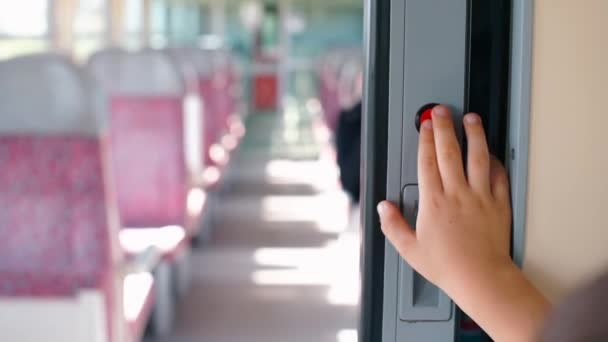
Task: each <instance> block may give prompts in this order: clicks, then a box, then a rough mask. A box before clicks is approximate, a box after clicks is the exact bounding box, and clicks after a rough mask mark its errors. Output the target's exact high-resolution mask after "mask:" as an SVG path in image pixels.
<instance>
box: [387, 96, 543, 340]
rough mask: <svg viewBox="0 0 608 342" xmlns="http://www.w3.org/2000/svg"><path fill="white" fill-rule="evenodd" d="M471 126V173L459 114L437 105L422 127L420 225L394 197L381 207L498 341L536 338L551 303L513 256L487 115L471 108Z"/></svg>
mask: <svg viewBox="0 0 608 342" xmlns="http://www.w3.org/2000/svg"><path fill="white" fill-rule="evenodd" d="M464 126H465V130H466V134H467V140H468V158H467V173H466V176H465V172H464V167H463V162H462V158H461V150H460V147H459V145H458V140H457V138H456V134H455V130H454V125H453V123H452V116H451V113H450V111H449V109H448V108H447V107H445V106H437V107H435V108H434V109H433V115H432V122H431V120H427V121H425V122H424V123H423V124H422V127H421V130H420V144H419V151H418V180H419V185H418V186H419V194H420V203H419V211H418V221H417V223H416V231H414V230H413V229H412V227H411V226H410V225H409V224H408V223H407V222H406V221H405V220H404V219H403V216H402V215H401V212H400V211H399V209H398V208H397V207H395V206H394V205H393V204H391V203H389V202H386V201H385V202H382V203H380V204H379V206H378V212H379V214H380V219H381V222H382V230H383V231H384V233H385V234H386V236H387V238H388V239H389V240H390V241H391V242H392V243H393V245H394V246H395V248H396V249H397V251H398V252H399V254H401V256H402V257H403V258H404V259H405V260H406V261H407V262H408V263H409V264H410V265H411V266H412V267H413V268H414V269H416V271H418V272H419V273H420V274H422V275H423V276H424V277H425V278H427V279H428V280H430V281H431V282H433V283H435V284H436V285H437V286H439V287H440V288H442V289H443V290H444V291H445V292H446V293H447V294H448V295H449V296H450V297H451V298H452V299H453V300H454V301H455V302H456V303H457V304H458V305H459V306H460V307H461V308H462V309H463V310H464V311H465V312H466V313H467V314H469V316H471V317H472V318H473V319H474V320H475V321H476V322H477V323H478V324H480V325H481V326H482V327H483V328H484V329H485V330H486V332H488V333H489V334H490V336H491V337H492V338H493V339H494V340H496V341H508V342H519V341H526V342H527V341H533V340H534V338H535V336H536V334H537V332H538V331H539V329H540V326H542V324H543V321H544V319H545V315H546V313H547V311H548V310H549V309H550V306H549V304H548V303H547V301H546V300H545V298H544V297H543V296H542V294H540V293H539V292H538V291H537V290H536V289H535V288H534V287H533V286H532V284H530V282H529V281H528V280H527V279H526V278H525V276H524V275H523V273H522V272H521V271H520V270H519V269H518V268H517V267H515V265H514V264H513V262H512V261H511V259H510V257H509V243H510V226H511V207H510V201H509V186H508V181H507V175H506V173H505V170H504V168H503V167H502V166H501V165H500V163H499V162H498V161H496V160H495V159H493V158H491V157H490V155H489V152H488V147H487V142H486V137H485V133H484V130H483V126H482V124H481V119H480V117H479V116H478V115H477V114H467V115H466V116H465V118H464Z"/></svg>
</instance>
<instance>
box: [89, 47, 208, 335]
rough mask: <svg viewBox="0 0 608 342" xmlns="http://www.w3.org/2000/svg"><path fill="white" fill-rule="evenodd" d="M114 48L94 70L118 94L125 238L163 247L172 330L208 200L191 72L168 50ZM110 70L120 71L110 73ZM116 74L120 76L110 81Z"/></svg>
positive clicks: (116, 161)
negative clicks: (193, 166)
mask: <svg viewBox="0 0 608 342" xmlns="http://www.w3.org/2000/svg"><path fill="white" fill-rule="evenodd" d="M114 53H115V55H113V56H111V58H110V57H107V56H108V55H110V54H108V53H105V54H103V53H102V54H99V55H94V56H93V57H92V59H91V61H90V63H89V70H90V71H91V72H92V73H93V75H94V77H95V78H96V79H99V80H100V83H101V84H105V85H106V89H105V90H106V92H107V93H108V94H109V99H110V100H109V108H110V117H109V127H110V135H109V136H110V145H111V151H112V166H113V174H114V176H115V179H116V192H117V195H118V209H119V213H120V218H121V222H122V226H123V227H122V229H121V232H120V242H121V245H122V247H123V249H124V250H125V251H126V252H127V253H128V254H129V255H131V256H135V255H138V254H140V253H142V252H143V251H144V250H145V249H147V248H148V247H154V248H155V249H156V250H159V251H161V252H162V255H163V259H162V262H161V263H160V264H159V265H158V266H157V267H156V271H155V272H156V273H155V280H156V283H157V287H158V288H159V290H158V291H157V308H158V310H157V311H156V312H155V313H158V315H155V316H154V317H155V318H154V321H155V322H156V324H155V325H156V328H157V332H158V333H159V334H166V333H168V332H169V331H170V329H171V321H172V317H173V312H172V310H173V304H174V303H173V299H171V298H170V297H168V296H169V293H173V292H175V293H178V294H183V293H184V292H185V289H187V287H188V283H189V281H188V279H189V276H188V270H189V267H188V264H189V261H188V260H189V254H190V243H189V242H190V239H191V238H192V237H193V236H196V235H197V234H198V229H199V227H200V224H199V220H200V214H201V210H202V208H203V205H204V202H205V201H206V194H205V192H204V191H203V190H202V188H200V187H198V186H197V185H196V184H194V182H193V181H192V177H191V170H190V169H189V165H188V163H187V161H188V152H187V147H188V146H189V144H185V136H186V132H187V131H186V127H185V126H186V119H187V118H188V116H187V114H186V113H185V109H186V106H187V103H188V102H187V91H186V87H185V80H184V79H183V78H182V77H181V75H180V72H179V69H178V68H177V66H176V65H175V64H174V63H173V62H172V61H171V60H170V58H169V57H168V56H167V55H166V54H164V53H162V52H160V51H154V50H144V51H140V52H135V53H127V52H116V51H115V52H114ZM116 63H117V64H119V65H118V66H116V65H115V64H116ZM105 70H117V72H116V73H115V74H111V75H109V74H108V73H107V72H106V71H105ZM108 77H110V78H111V79H112V80H110V81H103V79H104V78H108ZM199 139H200V135H199ZM159 236H160V237H168V238H166V239H163V238H160V239H159ZM161 288H162V290H161Z"/></svg>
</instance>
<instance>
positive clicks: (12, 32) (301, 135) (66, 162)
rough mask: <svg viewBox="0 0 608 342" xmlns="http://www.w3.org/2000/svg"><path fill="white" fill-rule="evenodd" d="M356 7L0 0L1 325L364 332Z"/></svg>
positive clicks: (29, 338)
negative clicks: (361, 324) (361, 322)
mask: <svg viewBox="0 0 608 342" xmlns="http://www.w3.org/2000/svg"><path fill="white" fill-rule="evenodd" d="M26 18H29V19H28V20H26ZM362 26H363V4H362V2H360V1H359V0H341V1H339V2H335V3H334V2H332V3H322V2H314V3H310V2H308V1H301V0H278V1H270V0H269V1H257V0H255V1H254V0H76V1H73V0H24V1H19V2H14V1H4V0H0V341H19V342H40V341H45V342H85V341H86V342H141V341H145V342H186V341H188V342H199V341H200V342H240V341H243V342H244V341H251V342H256V341H259V342H262V341H264V342H275V341H277V342H281V341H294V342H298V341H302V342H303V341H319V342H356V341H357V338H358V337H357V333H358V331H357V326H358V323H359V322H358V315H359V311H360V307H359V297H360V287H361V285H360V275H359V273H360V269H359V267H360V263H359V260H360V257H359V254H360V230H361V229H360V218H359V216H360V211H359V209H358V204H357V203H358V199H359V188H360V185H359V176H360V167H359V165H360V141H361V106H360V103H361V100H362V87H363V84H362V74H363V69H364V66H363V57H362V56H363V53H362V50H363V48H362V39H363V38H362V35H363V29H362ZM328 31H331V32H332V34H327V32H328ZM342 121H343V122H342ZM28 322H36V323H35V324H34V325H32V327H35V329H30V323H28Z"/></svg>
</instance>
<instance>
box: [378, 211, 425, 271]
mask: <svg viewBox="0 0 608 342" xmlns="http://www.w3.org/2000/svg"><path fill="white" fill-rule="evenodd" d="M378 215H380V224H381V227H382V232H383V233H384V235H385V236H386V237H387V238H388V239H389V241H390V242H391V243H392V244H393V246H394V247H395V249H396V250H397V252H399V254H400V255H401V257H403V258H404V259H406V261H408V262H410V261H411V260H410V259H411V258H412V257H413V254H414V253H415V250H416V247H417V245H418V240H417V239H416V233H415V232H414V229H413V228H412V226H411V225H410V224H409V223H408V222H407V221H406V220H405V219H404V218H403V215H401V212H400V211H399V209H397V207H396V206H395V205H394V204H392V203H391V202H389V201H382V202H380V204H378Z"/></svg>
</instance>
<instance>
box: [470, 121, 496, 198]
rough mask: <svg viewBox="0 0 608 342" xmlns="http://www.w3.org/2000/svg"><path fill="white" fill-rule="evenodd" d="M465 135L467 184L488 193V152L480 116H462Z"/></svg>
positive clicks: (480, 191)
mask: <svg viewBox="0 0 608 342" xmlns="http://www.w3.org/2000/svg"><path fill="white" fill-rule="evenodd" d="M463 122H464V128H465V132H466V135H467V148H468V151H467V154H468V155H467V176H468V180H469V185H470V186H471V188H472V189H473V190H474V191H476V192H477V193H480V194H484V195H489V194H490V193H491V190H490V152H488V143H487V140H486V134H485V132H484V129H483V125H482V124H481V118H480V117H479V115H477V114H475V113H469V114H467V115H465V116H464V120H463Z"/></svg>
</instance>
